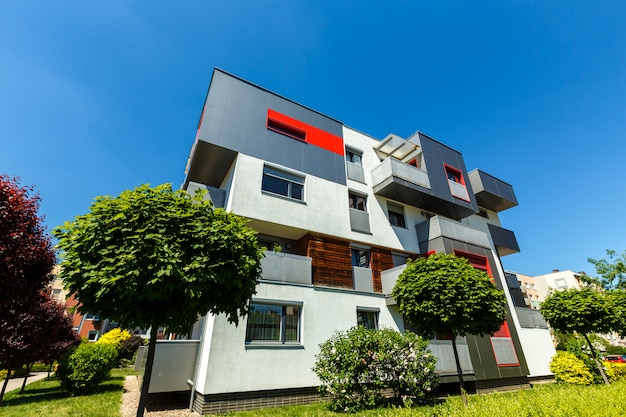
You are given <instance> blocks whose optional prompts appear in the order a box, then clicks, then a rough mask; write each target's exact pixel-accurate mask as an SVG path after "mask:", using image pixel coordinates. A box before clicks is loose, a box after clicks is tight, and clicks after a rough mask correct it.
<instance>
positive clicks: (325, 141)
mask: <svg viewBox="0 0 626 417" xmlns="http://www.w3.org/2000/svg"><path fill="white" fill-rule="evenodd" d="M267 119H268V121H269V120H272V121H273V122H274V123H278V124H279V125H282V126H285V127H287V128H289V127H290V128H293V129H294V130H295V131H303V132H305V139H304V142H306V143H310V144H311V145H315V146H319V147H320V148H323V149H326V150H328V151H331V152H334V153H336V154H339V155H343V154H344V147H343V139H342V138H340V137H339V136H335V135H333V134H331V133H328V132H326V131H324V130H321V129H318V128H317V127H315V126H311V125H309V124H306V123H303V122H301V121H299V120H296V119H294V118H292V117H289V116H286V115H284V114H282V113H278V112H277V111H275V110H272V109H267ZM268 128H271V127H270V123H268ZM272 130H276V129H272ZM279 133H282V132H279ZM283 134H284V133H283ZM287 136H290V137H291V135H287ZM295 139H298V140H300V139H299V138H295Z"/></svg>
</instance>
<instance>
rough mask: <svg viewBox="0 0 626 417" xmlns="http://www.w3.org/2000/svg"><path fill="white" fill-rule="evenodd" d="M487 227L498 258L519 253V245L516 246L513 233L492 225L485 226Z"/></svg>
mask: <svg viewBox="0 0 626 417" xmlns="http://www.w3.org/2000/svg"><path fill="white" fill-rule="evenodd" d="M487 227H488V228H489V234H490V235H491V240H492V241H493V244H494V246H495V247H496V251H497V252H498V255H499V256H505V255H510V254H512V253H517V252H519V245H518V244H517V239H516V238H515V233H513V232H512V231H511V230H508V229H503V228H502V227H499V226H496V225H494V224H487Z"/></svg>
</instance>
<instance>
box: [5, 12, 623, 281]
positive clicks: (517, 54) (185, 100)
mask: <svg viewBox="0 0 626 417" xmlns="http://www.w3.org/2000/svg"><path fill="white" fill-rule="evenodd" d="M0 39H2V42H0V172H4V173H7V174H9V175H17V176H20V177H21V178H22V184H25V185H29V184H32V185H35V186H36V188H37V190H39V192H40V194H41V197H42V199H43V201H42V206H41V212H42V213H43V214H44V215H45V216H46V224H47V225H48V227H49V229H51V228H53V227H54V226H56V225H59V224H61V223H63V222H64V221H66V220H71V219H72V218H73V217H74V216H76V215H79V214H84V213H86V212H87V210H88V207H89V205H90V203H91V201H92V199H93V198H94V197H95V196H98V195H105V194H111V195H117V194H119V193H120V192H121V191H123V190H125V189H129V188H134V187H135V186H137V185H139V184H142V183H151V184H154V185H156V184H160V183H163V182H171V183H173V184H174V185H175V186H176V187H178V186H179V185H180V183H181V182H182V181H183V178H184V173H183V171H184V168H185V163H186V160H187V156H188V153H189V150H190V147H191V144H192V142H193V140H194V134H195V129H196V125H197V122H198V118H199V116H200V111H201V108H202V104H203V101H204V98H205V94H206V91H207V88H208V85H209V81H210V77H211V73H212V70H213V68H214V67H220V68H222V69H224V70H226V71H229V72H231V73H233V74H235V75H238V76H240V77H243V78H245V79H247V80H249V81H251V82H254V83H256V84H259V85H261V86H264V87H266V88H268V89H270V90H272V91H274V92H277V93H279V94H281V95H284V96H286V97H289V98H291V99H293V100H295V101H297V102H300V103H302V104H304V105H307V106H309V107H311V108H313V109H316V110H318V111H320V112H322V113H325V114H327V115H329V116H332V117H334V118H336V119H338V120H340V121H342V122H343V123H344V124H346V125H348V126H350V127H353V128H355V129H357V130H360V131H362V132H365V133H367V134H370V135H372V136H374V137H378V138H383V137H384V136H386V135H387V134H388V133H390V132H393V133H396V134H398V135H401V136H404V137H406V136H408V135H410V134H411V133H413V132H415V131H417V130H419V131H421V132H424V133H426V134H428V135H430V136H432V137H434V138H436V139H438V140H440V141H441V142H443V143H446V144H447V145H449V146H451V147H453V148H455V149H457V150H459V151H461V152H462V153H463V155H464V158H465V162H466V165H467V167H468V168H469V169H473V168H480V169H482V170H484V171H486V172H488V173H490V174H492V175H495V176H496V177H499V178H501V179H502V180H504V181H507V182H509V183H511V184H512V185H513V187H514V190H515V192H516V194H517V198H518V200H519V202H520V205H519V206H517V207H515V208H513V209H510V210H508V211H505V212H503V213H502V214H501V220H502V224H503V226H504V227H506V228H509V229H512V230H514V231H515V233H516V236H517V239H518V242H519V244H520V247H521V250H522V251H521V252H520V253H518V254H515V255H510V256H507V257H504V258H503V263H504V267H505V268H506V269H510V270H514V271H517V272H521V273H525V274H529V275H539V274H543V273H548V272H550V271H551V270H552V269H561V270H565V269H572V270H575V271H581V270H584V271H587V272H588V273H593V272H594V270H593V266H592V265H591V264H589V263H588V262H587V258H588V257H593V258H603V257H605V253H604V251H605V249H611V248H612V249H616V250H618V251H620V252H621V251H623V250H624V249H626V233H625V232H626V230H625V226H624V214H623V213H624V206H625V204H624V203H625V200H626V192H625V191H626V190H625V188H626V187H625V185H624V176H625V175H624V170H625V168H624V162H625V161H626V142H625V141H624V137H625V135H626V2H624V1H602V0H599V1H593V2H591V1H578V0H563V1H495V0H494V1H479V2H466V1H460V0H459V1H445V0H443V1H389V2H381V1H363V0H360V1H339V0H335V1H320V0H310V1H295V0H294V1H289V0H285V1H282V2H276V1H248V2H246V1H221V2H218V1H199V0H195V1H182V2H171V1H161V0H152V1H98V0H96V1H78V0H75V1H66V0H57V1H52V2H48V1H33V0H21V1H4V2H2V3H1V4H0Z"/></svg>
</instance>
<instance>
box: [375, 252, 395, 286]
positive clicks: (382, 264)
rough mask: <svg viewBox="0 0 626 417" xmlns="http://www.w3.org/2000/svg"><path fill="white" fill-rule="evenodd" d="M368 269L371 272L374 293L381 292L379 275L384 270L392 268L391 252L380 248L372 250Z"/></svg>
mask: <svg viewBox="0 0 626 417" xmlns="http://www.w3.org/2000/svg"><path fill="white" fill-rule="evenodd" d="M370 267H371V268H372V271H373V274H372V275H373V279H374V292H383V284H382V281H381V279H380V273H381V272H382V271H384V270H386V269H391V268H393V257H392V256H391V251H390V250H387V249H382V248H372V252H371V259H370Z"/></svg>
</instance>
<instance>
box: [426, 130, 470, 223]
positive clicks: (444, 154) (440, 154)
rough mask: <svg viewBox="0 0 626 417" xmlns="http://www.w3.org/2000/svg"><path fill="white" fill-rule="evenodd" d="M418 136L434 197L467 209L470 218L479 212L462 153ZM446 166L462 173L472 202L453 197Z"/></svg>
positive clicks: (428, 138)
mask: <svg viewBox="0 0 626 417" xmlns="http://www.w3.org/2000/svg"><path fill="white" fill-rule="evenodd" d="M417 135H419V141H420V143H421V146H422V149H423V152H424V165H425V169H426V171H427V172H428V178H429V179H430V189H431V192H432V195H433V196H435V197H437V198H439V199H441V200H445V201H447V202H450V203H452V204H455V205H458V206H459V207H460V208H463V209H465V210H466V212H467V213H468V214H467V215H468V216H469V215H470V214H473V213H475V212H477V211H478V205H477V204H476V199H475V198H474V193H473V192H472V187H471V184H470V181H469V178H468V174H467V169H466V168H465V162H464V161H463V156H462V155H461V153H460V152H457V151H455V150H454V149H452V148H449V147H447V146H445V145H444V144H442V143H440V142H437V141H436V140H434V139H432V138H430V137H428V136H426V135H423V134H421V133H417ZM444 164H447V165H449V166H451V167H453V168H456V169H458V170H460V171H461V173H462V175H463V177H464V178H465V186H466V187H467V191H468V194H469V200H470V201H464V200H462V199H459V198H456V197H453V196H452V195H451V193H450V186H449V185H448V178H447V175H446V171H445V168H444Z"/></svg>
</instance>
